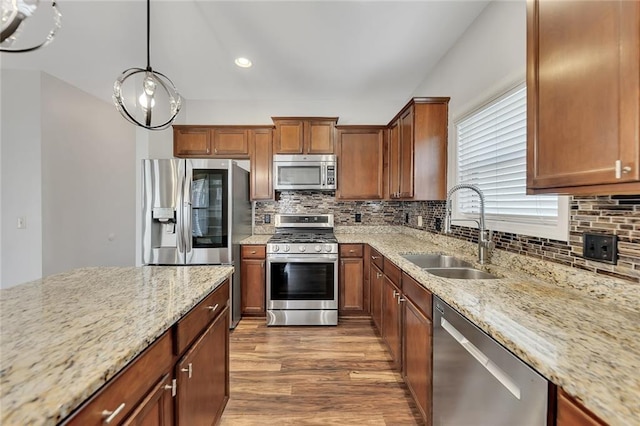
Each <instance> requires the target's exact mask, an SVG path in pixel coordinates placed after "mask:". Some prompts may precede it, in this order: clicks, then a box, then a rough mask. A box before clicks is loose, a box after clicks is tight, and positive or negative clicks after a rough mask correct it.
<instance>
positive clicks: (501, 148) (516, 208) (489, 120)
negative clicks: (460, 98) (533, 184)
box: [456, 86, 558, 224]
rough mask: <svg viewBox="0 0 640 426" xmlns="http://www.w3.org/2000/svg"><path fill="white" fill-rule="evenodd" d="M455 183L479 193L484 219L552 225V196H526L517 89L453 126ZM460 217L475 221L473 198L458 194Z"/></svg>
mask: <svg viewBox="0 0 640 426" xmlns="http://www.w3.org/2000/svg"><path fill="white" fill-rule="evenodd" d="M456 129H457V135H458V146H457V149H458V155H457V159H458V164H457V170H458V183H468V184H473V185H477V186H478V187H480V189H481V190H482V192H483V193H484V195H485V212H486V215H487V217H494V218H496V219H499V220H506V221H517V222H529V223H540V222H542V223H548V224H552V223H556V222H557V219H558V197H557V196H548V195H545V196H532V195H526V182H527V163H526V160H527V152H526V151H527V93H526V87H522V86H520V87H518V88H517V89H515V90H512V91H510V92H508V93H507V94H505V95H503V96H501V97H500V98H498V99H496V100H495V101H493V102H491V103H489V104H488V105H485V106H483V107H482V108H480V109H478V110H476V111H475V112H473V113H471V114H470V115H468V116H466V117H464V118H463V119H462V120H460V121H458V122H457V123H456ZM457 203H458V205H457V207H458V211H459V212H460V213H461V214H462V215H466V214H472V215H473V216H476V215H477V213H478V211H479V202H478V197H477V195H476V194H475V193H474V192H472V191H466V190H462V191H458V193H457Z"/></svg>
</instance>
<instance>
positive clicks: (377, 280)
mask: <svg viewBox="0 0 640 426" xmlns="http://www.w3.org/2000/svg"><path fill="white" fill-rule="evenodd" d="M369 271H370V273H369V276H370V278H369V279H370V280H371V319H373V324H374V325H375V326H376V328H377V329H378V331H380V332H381V330H382V283H383V282H384V274H383V273H382V271H381V270H380V268H378V267H377V266H376V265H375V264H374V263H372V264H371V267H370V270H369ZM381 333H382V332H381Z"/></svg>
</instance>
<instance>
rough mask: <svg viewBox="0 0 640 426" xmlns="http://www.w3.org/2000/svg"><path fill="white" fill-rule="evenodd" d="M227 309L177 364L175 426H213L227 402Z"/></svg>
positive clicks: (226, 307) (225, 308)
mask: <svg viewBox="0 0 640 426" xmlns="http://www.w3.org/2000/svg"><path fill="white" fill-rule="evenodd" d="M228 371H229V307H228V306H225V307H224V309H223V310H222V312H221V313H220V315H218V317H217V318H216V319H215V320H214V321H213V322H212V323H211V324H210V325H209V326H208V327H207V329H206V331H205V332H204V333H203V334H202V335H201V336H200V337H199V338H198V340H197V341H196V342H195V343H194V344H193V345H192V346H191V347H190V348H189V350H188V351H187V352H186V353H185V354H184V356H183V357H182V358H181V359H180V361H178V363H177V364H176V368H175V377H176V380H177V395H176V419H177V423H178V425H212V424H215V422H216V421H217V420H218V419H219V418H220V417H221V416H222V411H223V410H224V407H225V405H226V403H227V400H228V399H229V376H228Z"/></svg>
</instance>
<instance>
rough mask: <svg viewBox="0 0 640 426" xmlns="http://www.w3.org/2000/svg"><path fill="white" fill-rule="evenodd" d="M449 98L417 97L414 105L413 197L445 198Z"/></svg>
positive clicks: (425, 198) (416, 198)
mask: <svg viewBox="0 0 640 426" xmlns="http://www.w3.org/2000/svg"><path fill="white" fill-rule="evenodd" d="M448 116H449V98H420V99H419V100H418V101H417V103H415V104H414V105H413V172H414V174H413V179H414V184H413V199H414V200H445V199H446V198H447V145H448V142H447V137H448Z"/></svg>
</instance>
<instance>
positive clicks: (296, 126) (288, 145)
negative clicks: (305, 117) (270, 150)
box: [273, 119, 304, 154]
mask: <svg viewBox="0 0 640 426" xmlns="http://www.w3.org/2000/svg"><path fill="white" fill-rule="evenodd" d="M273 121H274V123H275V125H276V132H275V133H276V134H275V144H274V153H275V154H302V153H303V148H304V122H303V121H302V120H277V119H274V120H273Z"/></svg>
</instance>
